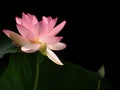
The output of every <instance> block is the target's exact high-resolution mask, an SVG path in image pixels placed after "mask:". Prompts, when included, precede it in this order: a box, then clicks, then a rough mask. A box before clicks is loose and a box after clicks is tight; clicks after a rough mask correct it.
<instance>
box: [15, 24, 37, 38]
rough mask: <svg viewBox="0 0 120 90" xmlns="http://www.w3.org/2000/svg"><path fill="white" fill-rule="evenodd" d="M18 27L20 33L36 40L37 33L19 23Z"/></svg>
mask: <svg viewBox="0 0 120 90" xmlns="http://www.w3.org/2000/svg"><path fill="white" fill-rule="evenodd" d="M16 26H17V29H18V31H19V33H20V34H21V35H22V36H23V37H24V38H27V39H29V40H34V39H35V35H34V34H33V33H32V32H31V31H30V30H29V29H27V28H25V27H24V26H22V25H19V24H17V25H16Z"/></svg>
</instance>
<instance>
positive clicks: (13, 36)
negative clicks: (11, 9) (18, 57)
mask: <svg viewBox="0 0 120 90" xmlns="http://www.w3.org/2000/svg"><path fill="white" fill-rule="evenodd" d="M3 32H4V33H5V34H6V35H7V36H8V37H9V38H10V39H12V40H13V41H14V42H15V43H16V44H18V45H19V46H22V45H26V44H29V43H30V42H29V41H28V40H27V39H25V38H23V37H21V36H20V35H19V34H17V33H15V32H12V31H10V30H3Z"/></svg>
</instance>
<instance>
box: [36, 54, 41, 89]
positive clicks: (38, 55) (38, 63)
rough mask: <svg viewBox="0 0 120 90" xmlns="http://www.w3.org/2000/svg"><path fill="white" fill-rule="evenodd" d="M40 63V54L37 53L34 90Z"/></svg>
mask: <svg viewBox="0 0 120 90" xmlns="http://www.w3.org/2000/svg"><path fill="white" fill-rule="evenodd" d="M41 63H42V60H40V53H37V60H36V77H35V84H34V90H37V86H38V79H39V69H40V64H41Z"/></svg>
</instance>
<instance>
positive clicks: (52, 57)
mask: <svg viewBox="0 0 120 90" xmlns="http://www.w3.org/2000/svg"><path fill="white" fill-rule="evenodd" d="M47 56H48V58H49V59H50V60H51V61H53V62H54V63H56V64H58V65H63V63H62V62H61V61H60V59H59V58H58V57H57V56H56V54H55V53H54V52H53V51H51V50H50V49H47Z"/></svg>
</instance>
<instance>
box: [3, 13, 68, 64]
mask: <svg viewBox="0 0 120 90" xmlns="http://www.w3.org/2000/svg"><path fill="white" fill-rule="evenodd" d="M15 19H16V27H17V29H18V31H19V33H20V34H17V33H15V32H13V31H10V30H7V29H4V30H3V32H4V33H5V34H6V35H7V36H8V37H9V38H10V39H12V40H13V41H14V42H15V43H16V44H17V45H19V46H20V47H21V50H22V51H23V52H25V53H33V52H36V51H40V52H41V53H42V54H43V55H46V56H47V57H48V58H49V59H50V60H52V61H53V62H54V63H56V64H58V65H63V63H62V62H61V61H60V59H59V58H58V57H57V55H56V54H55V53H54V52H53V51H52V50H62V49H64V48H65V47H66V44H64V43H62V42H60V41H61V40H62V38H63V37H58V36H56V35H57V34H58V33H59V32H60V31H61V30H62V29H63V27H64V25H65V24H66V21H63V22H61V23H60V24H59V25H57V26H55V25H56V22H57V18H55V19H52V17H51V16H49V17H45V16H43V17H42V20H41V21H38V20H37V18H36V16H35V15H31V14H29V13H28V14H25V13H22V18H19V17H16V18H15Z"/></svg>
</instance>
